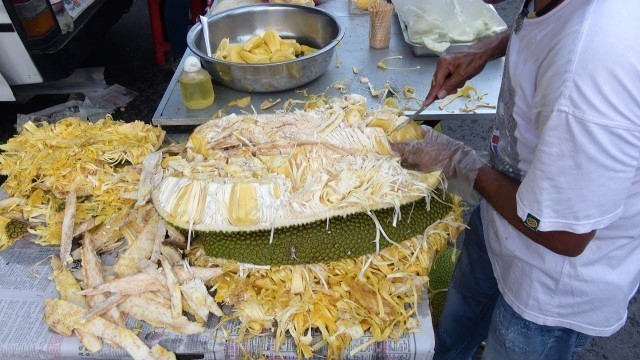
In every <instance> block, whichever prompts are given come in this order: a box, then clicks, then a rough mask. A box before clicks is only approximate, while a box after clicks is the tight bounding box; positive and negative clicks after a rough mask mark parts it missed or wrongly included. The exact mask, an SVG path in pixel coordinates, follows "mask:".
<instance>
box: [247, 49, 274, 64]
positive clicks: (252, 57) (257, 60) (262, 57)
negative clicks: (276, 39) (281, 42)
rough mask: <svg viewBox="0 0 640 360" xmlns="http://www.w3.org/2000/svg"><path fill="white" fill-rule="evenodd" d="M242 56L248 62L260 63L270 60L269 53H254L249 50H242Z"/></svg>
mask: <svg viewBox="0 0 640 360" xmlns="http://www.w3.org/2000/svg"><path fill="white" fill-rule="evenodd" d="M240 57H241V58H242V60H244V62H246V63H247V64H259V63H266V62H269V55H254V54H252V53H250V52H248V51H241V52H240Z"/></svg>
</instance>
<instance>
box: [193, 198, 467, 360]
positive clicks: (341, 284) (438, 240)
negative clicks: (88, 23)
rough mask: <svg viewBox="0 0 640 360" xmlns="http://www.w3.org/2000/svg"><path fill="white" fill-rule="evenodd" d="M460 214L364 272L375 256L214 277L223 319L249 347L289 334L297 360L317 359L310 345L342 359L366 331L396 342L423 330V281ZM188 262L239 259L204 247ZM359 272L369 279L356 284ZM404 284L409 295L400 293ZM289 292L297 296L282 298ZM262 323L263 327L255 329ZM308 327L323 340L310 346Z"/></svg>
mask: <svg viewBox="0 0 640 360" xmlns="http://www.w3.org/2000/svg"><path fill="white" fill-rule="evenodd" d="M456 203H457V204H458V203H459V200H456ZM461 213H462V209H461V208H460V207H456V208H455V209H453V210H452V212H451V213H450V214H449V215H448V216H445V217H443V221H440V222H438V223H437V224H434V225H433V226H432V227H430V229H429V231H428V232H426V233H425V234H424V235H420V236H417V237H414V238H412V239H409V240H406V241H404V242H402V243H400V244H398V245H394V246H392V247H389V248H386V249H384V250H382V251H381V252H380V253H378V254H374V255H373V257H372V259H371V261H370V262H369V264H368V266H367V267H366V268H364V269H363V268H362V264H363V263H367V261H366V260H367V259H369V258H370V257H369V256H364V257H361V258H350V259H343V260H340V261H335V262H329V263H319V264H313V265H295V266H271V267H267V268H264V267H263V268H255V269H250V268H249V269H245V273H244V274H243V275H242V277H240V274H239V273H238V270H230V271H229V272H227V273H226V274H224V275H223V276H220V277H218V278H216V279H214V282H215V284H214V286H215V287H216V289H217V291H216V300H218V301H225V300H226V303H227V305H232V306H233V307H234V311H233V312H232V313H231V314H230V315H225V316H223V321H225V322H226V321H231V320H234V319H236V320H239V321H240V322H241V324H242V328H243V329H245V331H246V333H245V335H244V338H243V339H241V341H242V342H243V343H246V341H249V340H248V339H250V338H251V337H252V336H255V335H256V334H260V333H261V332H262V331H263V330H264V329H275V330H274V331H275V332H276V334H275V336H276V339H277V340H280V341H277V343H278V344H281V343H282V339H283V338H284V336H286V334H288V335H290V336H292V337H293V339H294V341H295V343H296V345H297V348H298V355H299V356H300V357H305V358H308V357H310V356H311V352H310V351H309V348H307V346H309V347H310V348H311V350H312V351H316V350H318V349H319V348H321V347H322V346H325V345H326V346H328V354H327V356H328V357H330V358H331V357H332V356H333V357H335V356H339V355H340V354H341V353H342V352H343V351H345V349H346V347H347V346H348V345H349V343H350V341H351V340H352V339H355V338H358V337H361V336H362V335H363V334H364V332H365V331H366V330H368V331H369V332H370V333H371V334H372V335H373V338H374V339H373V341H374V342H377V341H384V340H386V339H388V338H394V339H396V340H397V338H399V337H400V336H401V335H402V334H403V333H404V331H415V329H416V328H417V323H418V322H419V320H418V319H419V314H417V312H416V311H417V308H416V305H417V303H418V299H419V297H420V295H421V292H422V290H423V287H424V286H426V283H425V282H424V281H422V280H421V279H424V278H426V276H427V275H428V271H429V269H430V267H431V264H432V262H433V259H434V258H435V255H436V253H437V252H438V251H440V249H443V248H444V247H446V246H447V243H449V242H451V241H453V239H455V238H456V237H457V235H458V233H459V232H460V231H461V230H462V228H463V225H462V218H461ZM188 256H189V259H190V262H191V263H192V264H194V265H199V266H207V265H208V264H211V263H216V264H218V265H221V264H220V262H223V263H226V264H224V265H222V266H223V267H225V268H229V269H233V268H235V269H238V266H234V265H232V264H233V263H234V262H233V261H229V260H219V259H212V258H210V257H208V256H207V255H206V254H205V253H204V250H203V248H202V245H201V244H197V245H196V246H195V247H194V248H192V250H191V251H190V252H188ZM361 273H362V278H363V279H365V281H361V280H359V279H358V277H359V275H360V274H361ZM296 284H297V285H296ZM406 285H409V286H408V287H407V290H404V291H398V289H401V288H403V287H405V286H406ZM294 288H297V289H298V290H294ZM290 292H294V293H295V294H296V295H295V296H294V297H283V296H282V294H283V293H290ZM376 294H378V295H376ZM256 324H260V325H261V326H262V329H260V331H257V330H258V329H257V328H256V329H254V331H250V330H249V329H252V328H253V327H254V325H256ZM310 328H316V329H318V330H320V334H321V339H319V340H318V341H316V342H314V341H315V340H316V339H313V340H312V341H309V339H308V338H307V334H308V332H309V329H310ZM394 329H395V330H394ZM398 329H404V330H398ZM236 340H237V339H236ZM359 350H362V349H359Z"/></svg>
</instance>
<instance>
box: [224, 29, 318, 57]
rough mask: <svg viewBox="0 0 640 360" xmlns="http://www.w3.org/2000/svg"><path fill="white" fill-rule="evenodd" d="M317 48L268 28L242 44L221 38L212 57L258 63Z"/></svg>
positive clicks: (306, 52)
mask: <svg viewBox="0 0 640 360" xmlns="http://www.w3.org/2000/svg"><path fill="white" fill-rule="evenodd" d="M316 51H318V49H316V48H313V47H311V46H307V45H301V44H299V43H298V42H297V41H296V39H282V38H281V37H280V35H279V34H278V32H277V31H275V30H272V29H269V30H266V31H265V32H264V35H254V36H252V37H251V38H250V39H249V40H247V42H245V43H244V44H230V43H229V39H228V38H224V39H222V41H221V42H220V44H219V45H218V48H217V50H216V52H215V53H214V55H213V57H214V58H216V59H219V60H224V61H229V62H236V63H246V64H259V63H274V62H281V61H288V60H293V59H295V58H296V57H298V56H306V55H310V54H313V53H314V52H316Z"/></svg>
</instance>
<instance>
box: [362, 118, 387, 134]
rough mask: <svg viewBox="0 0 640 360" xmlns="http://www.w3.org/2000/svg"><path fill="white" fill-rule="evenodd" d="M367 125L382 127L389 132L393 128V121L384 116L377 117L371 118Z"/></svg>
mask: <svg viewBox="0 0 640 360" xmlns="http://www.w3.org/2000/svg"><path fill="white" fill-rule="evenodd" d="M367 126H368V127H378V128H381V129H382V130H384V132H385V133H387V134H388V133H389V129H391V123H390V122H389V120H388V119H382V118H375V119H373V120H371V122H370V123H369V124H367Z"/></svg>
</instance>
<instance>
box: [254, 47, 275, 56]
mask: <svg viewBox="0 0 640 360" xmlns="http://www.w3.org/2000/svg"><path fill="white" fill-rule="evenodd" d="M250 53H252V54H253V55H267V56H271V52H269V50H266V49H263V48H260V47H257V48H255V49H253V50H251V51H250Z"/></svg>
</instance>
